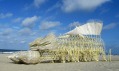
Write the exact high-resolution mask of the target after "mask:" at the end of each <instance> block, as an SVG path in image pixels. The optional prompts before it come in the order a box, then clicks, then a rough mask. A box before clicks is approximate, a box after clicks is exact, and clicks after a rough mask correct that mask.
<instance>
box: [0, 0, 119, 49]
mask: <svg viewBox="0 0 119 71" xmlns="http://www.w3.org/2000/svg"><path fill="white" fill-rule="evenodd" d="M90 20H96V21H102V22H103V30H102V33H101V36H102V38H103V39H104V42H105V46H106V49H110V48H112V49H113V51H117V50H119V44H118V43H119V40H118V39H119V28H118V27H119V0H0V49H18V50H19V49H20V50H27V49H29V43H30V42H32V41H33V40H34V39H36V38H38V37H44V36H45V35H47V34H48V33H50V32H52V33H54V34H56V35H57V36H58V35H60V34H64V33H66V32H68V31H70V30H71V29H73V28H75V26H76V25H83V24H85V23H87V22H88V21H90Z"/></svg>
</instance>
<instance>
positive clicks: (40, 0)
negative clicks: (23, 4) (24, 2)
mask: <svg viewBox="0 0 119 71" xmlns="http://www.w3.org/2000/svg"><path fill="white" fill-rule="evenodd" d="M45 1H46V0H34V6H35V7H40V5H41V4H43V3H44V2H45Z"/></svg>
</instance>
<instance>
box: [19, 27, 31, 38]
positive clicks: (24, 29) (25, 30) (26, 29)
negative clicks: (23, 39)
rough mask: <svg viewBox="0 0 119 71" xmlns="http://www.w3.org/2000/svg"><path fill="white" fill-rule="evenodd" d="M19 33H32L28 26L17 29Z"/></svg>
mask: <svg viewBox="0 0 119 71" xmlns="http://www.w3.org/2000/svg"><path fill="white" fill-rule="evenodd" d="M19 33H20V35H23V36H24V35H30V34H31V33H32V31H31V29H29V28H23V29H21V30H19Z"/></svg>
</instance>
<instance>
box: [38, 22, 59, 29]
mask: <svg viewBox="0 0 119 71" xmlns="http://www.w3.org/2000/svg"><path fill="white" fill-rule="evenodd" d="M60 24H61V23H60V22H58V21H43V22H41V24H40V26H39V28H40V29H41V30H48V29H51V28H55V27H57V26H59V25H60Z"/></svg>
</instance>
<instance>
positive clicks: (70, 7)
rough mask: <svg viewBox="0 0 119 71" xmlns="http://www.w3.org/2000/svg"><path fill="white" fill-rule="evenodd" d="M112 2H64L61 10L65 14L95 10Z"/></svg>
mask: <svg viewBox="0 0 119 71" xmlns="http://www.w3.org/2000/svg"><path fill="white" fill-rule="evenodd" d="M109 1H110V0H62V3H63V5H62V6H61V9H62V10H63V11H65V12H72V11H76V10H94V9H96V8H97V7H99V6H101V5H102V4H104V3H106V2H109Z"/></svg>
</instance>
